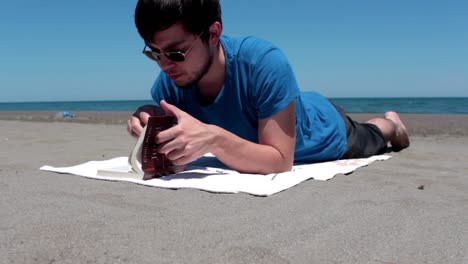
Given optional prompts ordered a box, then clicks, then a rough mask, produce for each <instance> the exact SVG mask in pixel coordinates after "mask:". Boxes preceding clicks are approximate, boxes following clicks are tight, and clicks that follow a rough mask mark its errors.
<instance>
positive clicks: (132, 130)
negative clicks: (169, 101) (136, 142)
mask: <svg viewBox="0 0 468 264" xmlns="http://www.w3.org/2000/svg"><path fill="white" fill-rule="evenodd" d="M162 114H164V111H163V110H162V109H161V108H159V107H157V106H155V105H143V106H140V107H139V108H138V109H137V110H136V111H135V113H133V115H132V116H131V117H130V118H129V119H128V120H127V131H128V133H129V134H130V135H132V136H133V137H139V136H140V134H141V132H142V131H143V127H144V126H145V125H146V124H147V123H148V118H149V117H150V116H153V115H162Z"/></svg>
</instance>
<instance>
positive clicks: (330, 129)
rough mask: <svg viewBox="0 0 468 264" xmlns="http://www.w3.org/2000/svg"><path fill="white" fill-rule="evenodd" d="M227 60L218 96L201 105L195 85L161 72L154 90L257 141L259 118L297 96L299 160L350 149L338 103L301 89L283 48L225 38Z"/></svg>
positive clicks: (202, 118)
mask: <svg viewBox="0 0 468 264" xmlns="http://www.w3.org/2000/svg"><path fill="white" fill-rule="evenodd" d="M221 45H222V46H223V48H224V55H225V58H226V73H225V80H224V85H223V87H222V88H221V90H220V92H219V94H218V96H217V97H216V98H215V100H214V101H213V102H212V103H211V104H209V105H204V104H202V103H201V100H200V95H199V94H198V90H197V87H196V85H195V84H194V85H192V86H189V87H184V88H180V87H178V86H177V85H176V84H175V83H174V82H173V81H172V80H171V79H170V78H169V76H168V75H167V74H166V73H165V72H163V71H161V73H160V75H159V76H158V78H157V79H156V81H155V83H154V85H153V88H152V89H151V94H152V97H153V99H154V101H155V102H156V103H157V104H159V102H160V101H161V100H162V99H164V100H166V101H167V102H168V103H170V104H174V105H176V106H177V107H178V108H180V109H181V110H183V111H185V112H187V113H189V114H190V115H191V116H193V117H195V118H197V119H198V120H200V121H201V122H204V123H207V124H212V125H216V126H219V127H222V128H224V129H226V130H228V131H230V132H231V133H233V134H236V135H237V136H239V137H241V138H244V139H246V140H249V141H251V142H255V143H258V121H259V119H264V118H268V117H271V116H273V115H274V114H276V113H278V112H279V111H281V110H282V109H284V108H285V107H286V106H287V105H288V104H289V103H290V102H291V101H292V100H295V106H296V146H295V156H294V160H295V162H296V163H302V162H315V161H324V160H335V159H338V158H340V157H341V156H342V155H343V154H344V153H345V151H346V143H347V142H346V128H345V124H344V121H343V120H342V118H341V116H340V114H339V113H338V111H336V109H335V108H334V106H333V105H332V104H331V103H330V102H329V101H328V100H327V99H326V98H324V97H322V96H321V95H319V94H318V93H315V92H307V93H301V92H300V89H299V87H298V84H297V82H296V78H295V76H294V73H293V70H292V68H291V66H290V64H289V62H288V60H287V58H286V56H285V55H284V54H283V52H282V51H281V50H280V49H278V48H277V47H275V46H273V45H272V44H271V43H269V42H267V41H264V40H261V39H258V38H255V37H244V38H232V37H227V36H222V37H221Z"/></svg>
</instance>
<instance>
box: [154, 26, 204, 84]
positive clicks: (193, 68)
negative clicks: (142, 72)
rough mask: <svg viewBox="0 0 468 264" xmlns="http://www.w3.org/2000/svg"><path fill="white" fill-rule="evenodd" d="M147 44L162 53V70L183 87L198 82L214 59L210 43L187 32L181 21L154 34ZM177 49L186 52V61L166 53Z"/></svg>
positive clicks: (160, 63) (160, 64)
mask: <svg viewBox="0 0 468 264" xmlns="http://www.w3.org/2000/svg"><path fill="white" fill-rule="evenodd" d="M147 45H148V47H149V48H150V49H151V50H153V51H156V52H158V53H159V54H160V56H159V57H160V60H159V61H158V64H159V66H160V67H161V70H163V71H164V72H166V73H167V75H168V76H169V77H170V78H171V79H172V80H173V81H174V82H175V83H176V84H177V85H178V86H182V87H184V86H189V85H191V84H193V83H196V82H198V81H199V80H200V79H201V78H202V77H203V76H204V75H205V73H206V72H207V70H208V68H209V66H210V64H211V61H212V56H213V54H212V50H211V48H210V47H209V45H208V44H207V43H204V42H203V41H202V40H201V39H200V37H199V36H197V35H195V34H192V33H189V32H187V31H186V30H185V29H184V27H183V26H182V24H179V23H177V24H174V25H172V26H171V27H169V28H167V29H165V30H163V31H159V32H157V33H156V34H154V36H153V39H152V40H151V42H149V43H147ZM177 51H179V52H181V53H184V54H185V59H184V61H181V62H175V61H172V60H170V59H169V58H168V57H166V56H165V55H164V54H165V53H166V52H177Z"/></svg>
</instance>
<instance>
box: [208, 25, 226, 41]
mask: <svg viewBox="0 0 468 264" xmlns="http://www.w3.org/2000/svg"><path fill="white" fill-rule="evenodd" d="M208 31H209V32H210V38H209V39H208V41H209V42H210V44H211V45H213V46H218V44H219V39H220V38H221V34H222V32H223V25H221V23H219V22H218V21H216V22H214V23H213V24H211V26H210V27H209V28H208Z"/></svg>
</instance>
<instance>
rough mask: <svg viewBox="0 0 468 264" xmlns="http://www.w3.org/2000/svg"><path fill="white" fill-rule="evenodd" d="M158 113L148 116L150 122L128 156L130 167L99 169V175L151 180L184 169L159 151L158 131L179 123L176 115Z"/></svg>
mask: <svg viewBox="0 0 468 264" xmlns="http://www.w3.org/2000/svg"><path fill="white" fill-rule="evenodd" d="M163 113H164V112H163ZM158 114H159V115H153V116H150V117H149V118H148V123H147V124H146V126H145V127H144V128H143V131H142V132H141V134H140V136H139V137H138V140H137V142H136V144H135V146H134V147H133V149H132V151H131V153H130V155H129V157H128V165H129V168H128V169H123V170H122V169H120V170H118V169H115V170H98V173H97V174H98V176H105V177H124V178H134V179H141V180H150V179H153V178H159V177H162V176H166V175H170V174H174V173H178V172H181V171H183V170H184V168H185V166H180V165H174V164H173V163H172V161H171V160H169V159H168V158H167V157H166V155H164V154H163V153H159V152H158V148H159V144H157V143H156V136H157V135H158V133H159V132H161V131H164V130H166V129H168V128H170V127H172V126H175V125H176V124H177V118H176V117H175V116H170V115H165V114H164V115H163V114H161V113H159V112H158Z"/></svg>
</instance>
